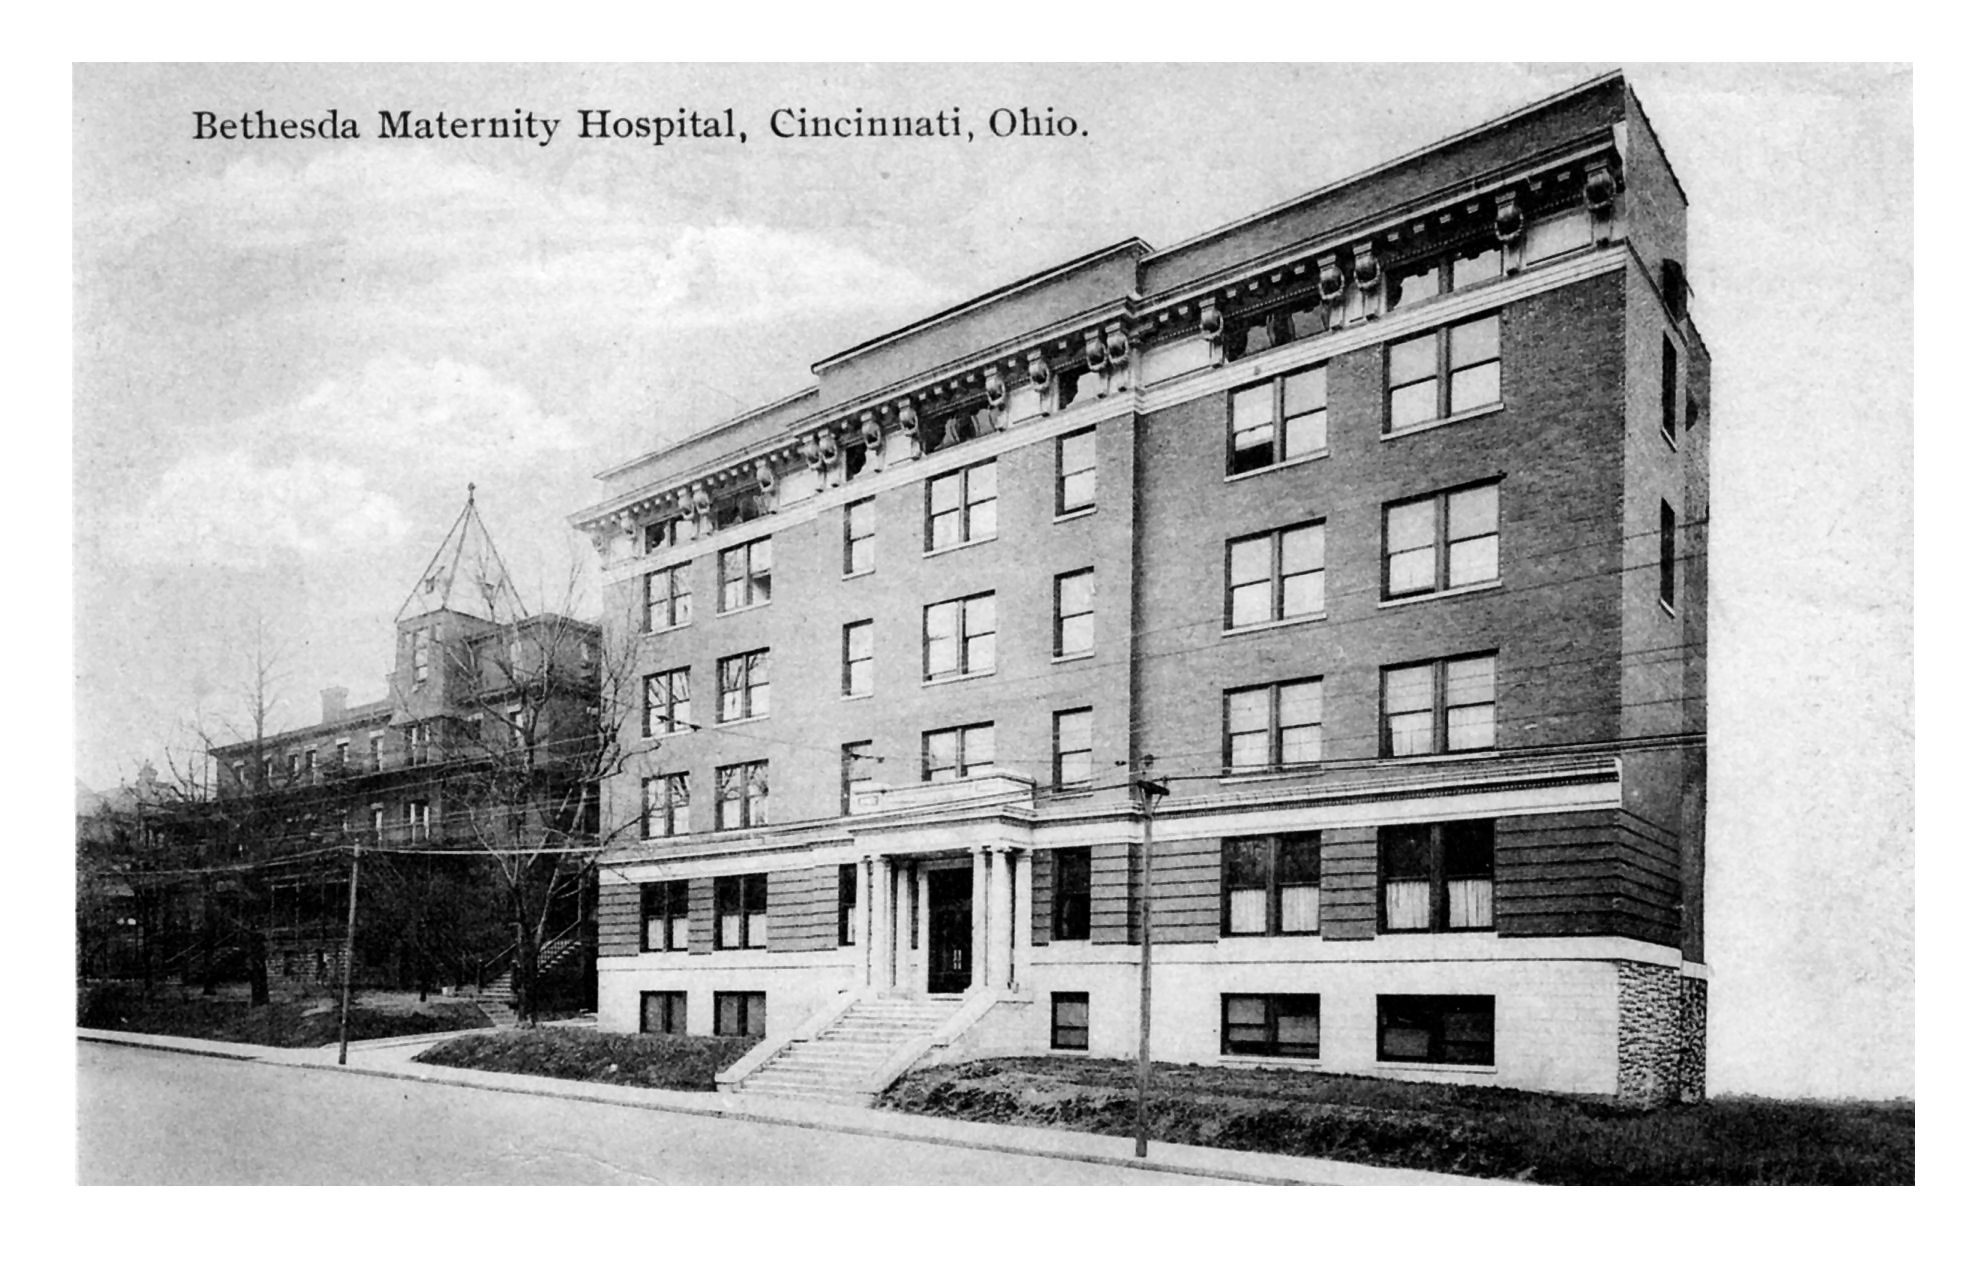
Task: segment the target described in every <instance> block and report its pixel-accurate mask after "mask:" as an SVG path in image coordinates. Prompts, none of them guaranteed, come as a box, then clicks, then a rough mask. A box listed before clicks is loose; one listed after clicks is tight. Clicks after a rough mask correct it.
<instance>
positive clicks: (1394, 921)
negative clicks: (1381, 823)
mask: <svg viewBox="0 0 1988 1262" xmlns="http://www.w3.org/2000/svg"><path fill="white" fill-rule="evenodd" d="M1495 850H1496V837H1495V833H1494V831H1493V826H1492V824H1491V822H1490V821H1489V820H1452V821H1444V822H1439V823H1431V824H1391V825H1387V826H1385V827H1383V828H1382V829H1381V832H1380V837H1379V846H1378V858H1379V865H1380V871H1379V880H1380V886H1381V907H1380V929H1381V931H1382V932H1385V933H1433V932H1440V931H1448V930H1478V929H1490V928H1493V927H1494V921H1495V915H1494V912H1495V900H1496V896H1497V875H1496V872H1495Z"/></svg>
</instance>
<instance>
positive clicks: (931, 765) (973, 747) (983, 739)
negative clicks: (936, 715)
mask: <svg viewBox="0 0 1988 1262" xmlns="http://www.w3.org/2000/svg"><path fill="white" fill-rule="evenodd" d="M923 746H924V748H923V759H922V762H921V767H920V775H919V778H920V779H922V780H963V779H965V778H966V777H968V776H971V775H974V774H976V773H978V772H981V771H985V770H986V769H987V768H989V767H992V766H993V765H994V725H993V724H992V723H974V724H969V725H968V726H965V727H945V728H940V729H939V730H937V731H935V732H927V733H925V736H924V741H923Z"/></svg>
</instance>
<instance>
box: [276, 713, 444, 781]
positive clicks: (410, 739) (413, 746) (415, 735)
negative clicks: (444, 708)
mask: <svg viewBox="0 0 1988 1262" xmlns="http://www.w3.org/2000/svg"><path fill="white" fill-rule="evenodd" d="M402 739H403V740H404V741H405V742H406V745H407V761H409V762H411V763H425V762H427V761H428V752H429V746H430V745H431V744H432V743H433V742H432V741H431V740H430V734H429V731H428V725H427V724H426V723H410V724H408V725H407V730H406V731H405V732H404V733H403V734H402ZM290 774H291V775H292V776H295V775H296V774H297V756H296V755H295V754H292V755H290Z"/></svg>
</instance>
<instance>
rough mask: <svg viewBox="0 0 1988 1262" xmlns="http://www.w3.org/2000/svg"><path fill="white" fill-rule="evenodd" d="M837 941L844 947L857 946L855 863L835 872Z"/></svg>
mask: <svg viewBox="0 0 1988 1262" xmlns="http://www.w3.org/2000/svg"><path fill="white" fill-rule="evenodd" d="M835 940H836V942H838V943H840V944H841V945H843V946H855V945H856V865H855V864H853V863H845V864H843V865H842V866H841V867H839V868H837V869H836V870H835Z"/></svg>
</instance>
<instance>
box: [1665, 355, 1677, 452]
mask: <svg viewBox="0 0 1988 1262" xmlns="http://www.w3.org/2000/svg"><path fill="white" fill-rule="evenodd" d="M1663 371H1664V380H1663V397H1664V405H1663V434H1664V441H1665V442H1667V443H1669V444H1670V445H1671V446H1672V447H1673V448H1675V447H1676V446H1677V345H1676V343H1674V342H1672V341H1671V340H1670V339H1669V338H1665V339H1664V370H1663Z"/></svg>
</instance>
